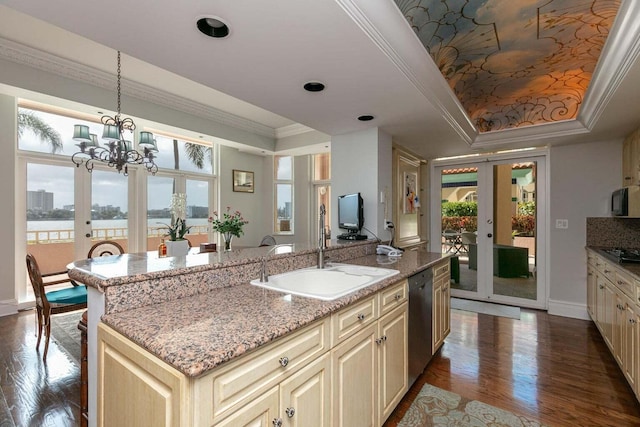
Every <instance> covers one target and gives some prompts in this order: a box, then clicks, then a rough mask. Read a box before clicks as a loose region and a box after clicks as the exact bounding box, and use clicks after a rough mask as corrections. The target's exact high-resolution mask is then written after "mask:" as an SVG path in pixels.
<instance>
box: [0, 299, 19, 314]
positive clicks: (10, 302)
mask: <svg viewBox="0 0 640 427" xmlns="http://www.w3.org/2000/svg"><path fill="white" fill-rule="evenodd" d="M16 313H18V301H17V300H15V299H6V300H4V301H0V317H2V316H9V315H11V314H16Z"/></svg>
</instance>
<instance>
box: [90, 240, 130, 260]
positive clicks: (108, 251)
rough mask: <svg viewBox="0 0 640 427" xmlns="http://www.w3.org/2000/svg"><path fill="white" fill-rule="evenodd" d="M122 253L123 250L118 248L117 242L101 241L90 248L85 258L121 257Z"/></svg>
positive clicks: (120, 247)
mask: <svg viewBox="0 0 640 427" xmlns="http://www.w3.org/2000/svg"><path fill="white" fill-rule="evenodd" d="M123 253H124V249H122V246H120V244H119V243H118V242H114V241H113V240H101V241H99V242H96V243H95V244H94V245H93V246H91V249H89V255H88V256H87V258H94V257H99V256H108V255H122V254H123Z"/></svg>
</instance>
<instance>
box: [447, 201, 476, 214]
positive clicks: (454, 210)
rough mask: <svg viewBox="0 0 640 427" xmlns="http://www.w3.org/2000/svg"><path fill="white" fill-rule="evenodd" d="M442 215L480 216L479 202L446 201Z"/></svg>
mask: <svg viewBox="0 0 640 427" xmlns="http://www.w3.org/2000/svg"><path fill="white" fill-rule="evenodd" d="M442 216H478V202H444V203H442Z"/></svg>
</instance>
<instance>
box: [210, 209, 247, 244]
mask: <svg viewBox="0 0 640 427" xmlns="http://www.w3.org/2000/svg"><path fill="white" fill-rule="evenodd" d="M209 222H210V223H211V229H212V230H213V231H217V232H218V233H220V234H221V235H222V238H223V239H224V250H225V251H230V250H231V239H233V236H236V237H240V236H241V235H242V234H244V231H243V230H242V227H244V226H245V224H249V221H247V220H245V219H244V217H243V216H242V213H240V211H235V212H233V213H231V207H230V206H227V210H226V212H223V213H222V216H221V217H220V216H219V215H218V211H214V212H213V215H211V216H210V217H209Z"/></svg>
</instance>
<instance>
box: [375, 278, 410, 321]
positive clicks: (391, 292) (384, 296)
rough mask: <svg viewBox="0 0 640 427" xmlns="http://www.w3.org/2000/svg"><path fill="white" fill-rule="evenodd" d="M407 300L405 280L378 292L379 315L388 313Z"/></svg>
mask: <svg viewBox="0 0 640 427" xmlns="http://www.w3.org/2000/svg"><path fill="white" fill-rule="evenodd" d="M406 300H407V280H406V279H405V280H403V281H402V282H400V283H398V284H396V285H393V286H391V287H389V288H387V289H384V290H382V291H380V314H379V317H382V316H383V315H384V314H386V313H388V312H390V311H391V310H393V309H394V308H396V307H397V306H399V305H400V304H402V303H403V302H405V301H406Z"/></svg>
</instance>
